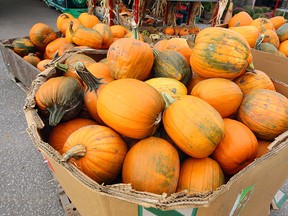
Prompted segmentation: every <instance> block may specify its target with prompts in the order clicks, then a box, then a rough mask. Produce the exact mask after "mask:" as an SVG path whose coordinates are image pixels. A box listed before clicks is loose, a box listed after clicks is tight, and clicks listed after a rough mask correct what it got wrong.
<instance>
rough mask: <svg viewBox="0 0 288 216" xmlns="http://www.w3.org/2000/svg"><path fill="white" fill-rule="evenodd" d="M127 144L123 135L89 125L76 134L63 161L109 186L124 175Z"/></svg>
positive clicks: (72, 137)
mask: <svg viewBox="0 0 288 216" xmlns="http://www.w3.org/2000/svg"><path fill="white" fill-rule="evenodd" d="M127 150H128V148H127V145H126V143H125V142H124V140H123V139H122V138H121V136H120V135H119V134H117V133H116V132H115V131H113V130H112V129H111V128H109V127H106V126H101V125H89V126H84V127H81V128H79V129H78V130H76V131H74V132H73V133H72V134H70V136H69V137H68V139H67V140H66V142H65V144H64V146H63V152H64V154H63V161H68V160H69V161H71V163H73V164H76V166H77V168H78V169H79V170H81V171H82V172H83V173H85V174H86V175H87V176H89V177H90V178H91V179H93V180H94V181H96V182H97V183H99V184H103V183H104V184H108V183H111V182H112V181H113V180H115V179H116V177H117V176H118V174H119V173H120V172H121V168H122V164H123V161H124V158H125V156H126V153H127Z"/></svg>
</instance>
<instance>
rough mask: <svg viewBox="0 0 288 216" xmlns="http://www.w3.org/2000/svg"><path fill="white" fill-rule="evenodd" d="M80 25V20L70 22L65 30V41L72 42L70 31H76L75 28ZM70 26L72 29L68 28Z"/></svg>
mask: <svg viewBox="0 0 288 216" xmlns="http://www.w3.org/2000/svg"><path fill="white" fill-rule="evenodd" d="M79 26H81V24H80V22H73V21H72V22H70V23H69V26H68V28H66V32H65V38H66V41H67V43H73V40H72V38H73V35H72V33H73V32H75V31H76V29H77V28H78V27H79ZM70 28H71V29H72V31H71V30H70Z"/></svg>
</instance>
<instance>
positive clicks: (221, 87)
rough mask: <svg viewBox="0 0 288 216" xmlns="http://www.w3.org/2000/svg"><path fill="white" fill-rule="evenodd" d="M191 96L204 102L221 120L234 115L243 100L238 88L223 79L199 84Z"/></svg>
mask: <svg viewBox="0 0 288 216" xmlns="http://www.w3.org/2000/svg"><path fill="white" fill-rule="evenodd" d="M191 95H193V96H196V97H199V98H201V99H203V100H205V101H206V102H207V103H209V104H210V105H211V106H212V107H214V108H215V109H216V110H217V111H218V112H219V113H220V115H221V116H222V117H223V118H225V117H228V116H230V115H232V114H234V113H236V112H237V109H238V107H239V106H240V104H241V101H242V98H243V93H242V91H241V89H240V87H239V86H238V85H237V84H236V83H234V82H233V81H231V80H228V79H224V78H211V79H206V80H203V81H201V82H199V83H198V84H197V85H195V86H194V88H193V89H192V92H191Z"/></svg>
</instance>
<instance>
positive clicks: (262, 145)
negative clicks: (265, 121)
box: [256, 140, 271, 158]
mask: <svg viewBox="0 0 288 216" xmlns="http://www.w3.org/2000/svg"><path fill="white" fill-rule="evenodd" d="M270 144H271V141H267V140H258V151H257V155H256V158H260V157H262V156H263V155H264V154H266V153H268V152H269V149H268V146H269V145H270Z"/></svg>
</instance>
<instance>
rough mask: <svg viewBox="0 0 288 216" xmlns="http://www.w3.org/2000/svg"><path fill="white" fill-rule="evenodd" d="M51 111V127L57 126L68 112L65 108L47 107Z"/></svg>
mask: <svg viewBox="0 0 288 216" xmlns="http://www.w3.org/2000/svg"><path fill="white" fill-rule="evenodd" d="M47 110H48V111H49V113H50V115H49V125H50V126H56V125H57V124H58V123H59V122H60V121H61V119H62V117H63V115H64V114H65V112H66V110H65V109H64V108H63V107H58V106H57V105H56V104H54V106H53V107H47Z"/></svg>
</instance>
